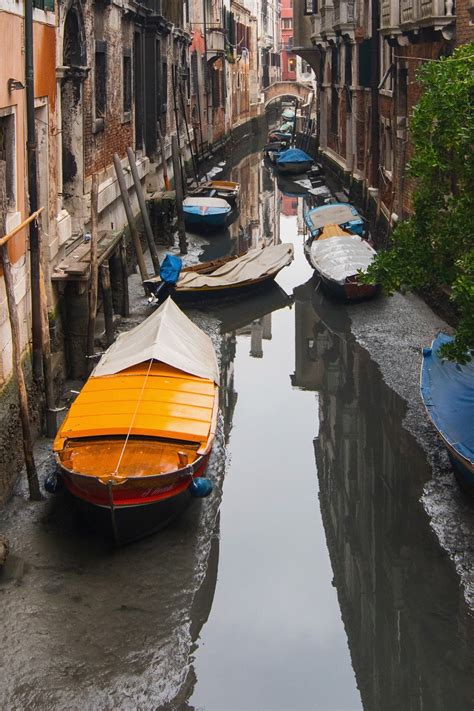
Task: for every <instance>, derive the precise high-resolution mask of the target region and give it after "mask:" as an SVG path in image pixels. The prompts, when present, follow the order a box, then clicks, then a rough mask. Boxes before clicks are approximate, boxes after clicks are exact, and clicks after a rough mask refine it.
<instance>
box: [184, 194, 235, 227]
mask: <svg viewBox="0 0 474 711" xmlns="http://www.w3.org/2000/svg"><path fill="white" fill-rule="evenodd" d="M231 211H232V208H231V206H230V205H229V203H228V202H227V200H223V199H222V198H217V197H200V196H190V197H187V198H185V199H184V200H183V212H184V219H185V222H186V225H188V226H189V227H199V228H201V229H202V228H207V229H209V228H211V229H215V228H216V227H224V225H226V224H227V222H228V219H229V217H230V214H231Z"/></svg>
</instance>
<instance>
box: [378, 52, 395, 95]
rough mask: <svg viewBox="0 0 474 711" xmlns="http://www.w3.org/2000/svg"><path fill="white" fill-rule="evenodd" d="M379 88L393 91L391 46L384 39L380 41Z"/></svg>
mask: <svg viewBox="0 0 474 711" xmlns="http://www.w3.org/2000/svg"><path fill="white" fill-rule="evenodd" d="M380 89H381V90H382V91H387V92H392V91H393V47H391V46H390V45H389V43H388V42H387V40H386V39H384V40H383V41H382V42H381V43H380Z"/></svg>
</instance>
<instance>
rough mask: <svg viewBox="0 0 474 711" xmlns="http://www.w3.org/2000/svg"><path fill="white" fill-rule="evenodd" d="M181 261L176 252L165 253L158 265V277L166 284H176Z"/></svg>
mask: <svg viewBox="0 0 474 711" xmlns="http://www.w3.org/2000/svg"><path fill="white" fill-rule="evenodd" d="M182 266H183V262H182V261H181V257H178V256H177V255H176V254H167V255H166V257H165V258H164V259H163V261H162V263H161V267H160V278H161V280H162V281H164V282H166V284H176V282H177V281H178V279H179V275H180V274H181V268H182Z"/></svg>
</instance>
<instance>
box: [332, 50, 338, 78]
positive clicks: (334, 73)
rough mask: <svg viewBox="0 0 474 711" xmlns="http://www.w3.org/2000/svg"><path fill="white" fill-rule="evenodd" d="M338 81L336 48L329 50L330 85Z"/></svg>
mask: <svg viewBox="0 0 474 711" xmlns="http://www.w3.org/2000/svg"><path fill="white" fill-rule="evenodd" d="M338 81H339V50H338V48H337V47H332V49H331V84H337V83H338Z"/></svg>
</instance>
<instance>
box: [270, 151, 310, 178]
mask: <svg viewBox="0 0 474 711" xmlns="http://www.w3.org/2000/svg"><path fill="white" fill-rule="evenodd" d="M313 163H314V161H313V159H312V158H311V156H309V155H308V154H307V153H305V152H304V151H302V150H300V149H299V148H288V150H286V151H282V152H281V153H279V155H278V157H277V159H276V167H277V168H278V170H279V171H280V173H286V174H292V175H298V174H300V173H306V172H307V171H308V170H310V168H311V167H312V165H313Z"/></svg>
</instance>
